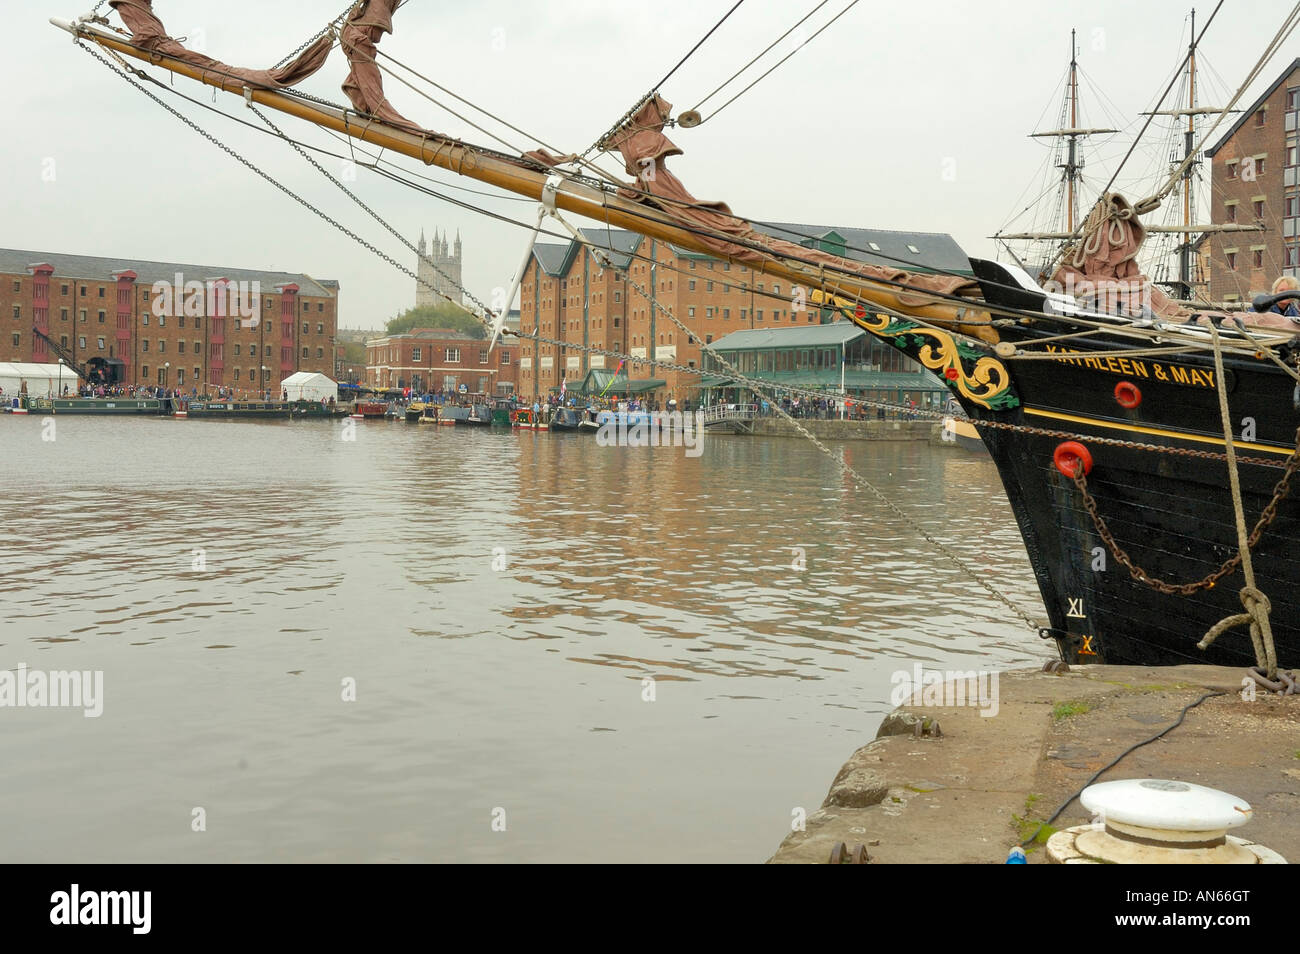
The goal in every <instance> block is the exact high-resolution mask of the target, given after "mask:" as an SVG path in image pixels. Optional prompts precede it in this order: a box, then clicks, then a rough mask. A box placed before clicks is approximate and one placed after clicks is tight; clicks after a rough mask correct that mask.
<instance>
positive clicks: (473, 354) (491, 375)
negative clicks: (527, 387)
mask: <svg viewBox="0 0 1300 954" xmlns="http://www.w3.org/2000/svg"><path fill="white" fill-rule="evenodd" d="M488 344H489V342H488V341H487V340H486V339H483V338H471V337H470V336H469V335H466V334H461V333H460V332H457V331H448V330H446V329H438V328H416V329H415V330H414V331H410V332H407V333H405V334H400V335H386V336H384V337H382V338H370V339H368V340H367V341H366V384H367V385H368V386H370V387H372V388H408V387H409V388H413V389H415V390H416V391H420V392H424V391H457V390H459V388H460V386H461V385H462V384H463V385H464V386H465V390H466V392H467V393H470V394H488V395H492V396H495V397H505V396H508V395H510V394H513V393H514V391H515V388H516V386H517V384H518V371H519V349H518V347H517V346H516V345H515V344H514V343H513V340H512V339H508V338H507V339H503V340H502V341H500V342H498V343H497V346H496V347H495V348H493V349H492V350H491V353H489V351H488Z"/></svg>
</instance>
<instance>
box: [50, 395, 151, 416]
mask: <svg viewBox="0 0 1300 954" xmlns="http://www.w3.org/2000/svg"><path fill="white" fill-rule="evenodd" d="M26 404H27V407H26V410H27V411H29V412H30V413H32V414H165V413H167V411H168V410H169V404H168V400H167V399H165V398H118V397H105V398H48V397H45V398H33V397H29V398H27V402H26Z"/></svg>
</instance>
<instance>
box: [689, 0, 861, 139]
mask: <svg viewBox="0 0 1300 954" xmlns="http://www.w3.org/2000/svg"><path fill="white" fill-rule="evenodd" d="M859 2H860V0H851V2H850V3H849V5H848V6H846V7H845V8H844V9H843V10H841V11H840V12H839V13H837V14H835V16H833V17H832V18H831V19H830V20H829V21H827V22H826V23H825V24H824V25H823V26H822V27H821V28H820V29H819V30H818V31H817V32H816V33H814V34H813V35H812V36H810V37H808V39H807V40H805V41H804V42H803V43H800V44H799V45H798V46H797V47H795V48H794V49H793V50H791V51H790V52H789V53H787V54H786V55H785V56H783V57H781V59H779V60H777V61H776V63H775V64H774V65H773V66H772V67H771V68H770V69H768V70H767V71H766V72H765V73H763V75H762V76H760V77H758V79H756V80H754V81H753V82H752V83H750V84H749V85H748V86H746V87H745V88H744V89H742V90H741V91H740V92H739V93H737V94H736V95H735V96H733V97H731V99H729V100H727V101H726V102H725V103H723V104H722V105H721V106H719V107H718V108H717V109H715V110H714V111H713V112H712V113H710V114H709V118H710V119H713V118H714V117H716V116H717V115H718V113H720V112H722V111H723V110H724V109H726V108H727V107H728V106H730V105H731V104H732V103H734V102H735V101H736V100H738V99H740V97H742V96H744V95H745V94H746V93H748V92H749V91H750V90H751V89H753V88H754V87H755V86H757V85H758V84H759V83H761V82H763V80H765V79H767V77H768V76H770V75H771V74H772V73H773V72H775V71H776V70H777V68H778V67H780V66H781V65H782V64H784V63H785V61H786V60H788V59H790V57H792V56H794V55H795V54H796V53H798V52H799V51H800V50H802V49H803V48H804V47H805V46H807V45H808V44H809V43H811V42H812V41H813V40H815V39H817V37H818V36H820V35H821V33H822V31H824V30H825V29H826V28H827V27H829V26H830V25H831V24H832V23H834V22H835V21H836V20H838V19H839V18H840V17H842V16H844V14H846V13H848V12H849V11H850V10H852V9H853V8H854V7H856V6H857V5H858V3H859ZM728 82H730V80H728ZM723 85H726V84H723Z"/></svg>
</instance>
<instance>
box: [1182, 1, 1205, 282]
mask: <svg viewBox="0 0 1300 954" xmlns="http://www.w3.org/2000/svg"><path fill="white" fill-rule="evenodd" d="M1195 139H1196V10H1195V8H1193V9H1192V37H1191V41H1190V43H1189V44H1188V48H1187V133H1186V138H1185V139H1184V142H1183V161H1184V162H1185V163H1186V165H1185V166H1184V168H1183V225H1184V226H1185V227H1186V228H1187V231H1186V232H1184V233H1183V244H1182V245H1180V246H1178V281H1179V282H1180V283H1181V284H1182V286H1183V294H1184V297H1186V298H1189V299H1190V298H1191V297H1192V232H1191V225H1192V174H1193V172H1194V171H1195V169H1196V167H1197V166H1198V165H1200V161H1199V160H1193V161H1190V162H1188V161H1187V160H1189V159H1191V156H1192V151H1193V150H1194V149H1195V148H1196V143H1195Z"/></svg>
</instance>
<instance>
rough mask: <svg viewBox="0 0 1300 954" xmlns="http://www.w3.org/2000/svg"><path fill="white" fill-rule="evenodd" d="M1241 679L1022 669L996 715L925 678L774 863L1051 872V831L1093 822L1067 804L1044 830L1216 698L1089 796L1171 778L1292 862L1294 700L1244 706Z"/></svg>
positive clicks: (1251, 701) (982, 700)
mask: <svg viewBox="0 0 1300 954" xmlns="http://www.w3.org/2000/svg"><path fill="white" fill-rule="evenodd" d="M1243 673H1244V670H1241V669H1231V668H1221V667H1214V666H1200V665H1187V666H1172V667H1140V666H1101V665H1098V666H1079V667H1074V668H1073V669H1070V670H1066V671H1060V672H1052V673H1049V672H1042V671H1032V670H1015V671H1009V672H1003V673H999V674H997V675H996V677H995V681H994V682H993V688H994V689H995V692H994V693H993V695H994V699H992V700H990V699H989V696H988V689H989V686H988V684H987V683H984V684H981V685H977V684H976V680H975V679H969V680H955V679H949V680H946V681H944V682H943V683H942V684H941V686H939V685H931V684H929V680H928V679H927V680H926V682H925V683H924V684H922V685H921V686H920V687H918V688H917V689H915V691H913V692H912V693H911V695H910V699H909V701H908V702H907V703H906V704H904V705H902V706H900V707H898V708H897V709H895V710H894V711H893V712H891V713H890V714H889V715H888V716H886V717H885V719H884V720H883V722H882V723H881V726H880V729H879V732H878V735H877V737H876V738H875V739H874V740H873V741H871V742H869V743H868V744H866V745H864V746H863V747H861V748H860V749H858V750H857V751H856V752H854V753H853V754H852V756H851V757H850V758H849V760H848V761H847V762H846V763H845V764H844V766H843V767H842V768H841V769H840V771H839V773H838V774H837V775H836V776H835V778H834V780H833V782H832V784H831V787H830V791H829V792H828V794H827V796H826V800H825V801H824V802H823V803H822V806H821V808H819V809H818V810H817V811H815V812H813V813H811V814H810V815H809V816H808V818H807V821H806V825H805V828H804V830H796V831H792V832H791V833H790V834H788V835H787V836H786V838H785V840H784V841H782V842H781V844H780V846H779V848H778V849H777V851H776V853H775V854H774V855H773V856H772V857H771V858H770V859H769V863H774V864H826V863H827V862H828V861H829V860H830V858H831V854H832V851H833V850H834V849H835V848H836V846H837V845H839V844H841V843H843V844H844V845H845V847H846V848H847V852H846V854H851V853H852V852H853V850H854V849H855V848H856V847H857V846H859V845H862V846H864V847H865V849H866V852H867V854H868V855H869V857H870V863H873V864H875V863H881V864H917V863H938V864H952V863H966V864H1001V863H1003V862H1004V861H1005V860H1006V859H1007V855H1008V852H1009V850H1010V849H1011V848H1012V847H1013V846H1014V845H1016V844H1018V843H1020V842H1022V841H1024V840H1026V839H1031V838H1033V839H1034V840H1033V841H1032V842H1031V843H1029V844H1028V845H1026V849H1025V850H1026V853H1027V857H1028V861H1029V863H1031V864H1037V863H1044V862H1046V861H1047V860H1048V859H1047V857H1046V853H1045V851H1044V850H1043V846H1044V844H1045V843H1046V842H1047V840H1048V838H1049V836H1050V835H1051V834H1052V833H1053V832H1055V831H1057V830H1060V829H1064V828H1067V827H1071V826H1076V825H1085V824H1088V823H1089V822H1092V821H1094V819H1093V816H1092V814H1091V813H1090V812H1089V811H1087V810H1086V809H1085V808H1084V807H1083V805H1082V804H1081V803H1080V801H1079V800H1078V799H1077V798H1073V800H1072V801H1071V802H1070V804H1069V805H1068V807H1067V808H1066V809H1065V810H1064V811H1063V812H1062V813H1061V816H1060V817H1059V818H1058V819H1057V820H1056V821H1055V822H1053V823H1052V824H1051V825H1050V826H1048V825H1045V824H1044V823H1045V822H1046V821H1047V819H1048V818H1049V817H1050V816H1051V815H1052V814H1053V813H1054V812H1055V811H1056V810H1057V809H1058V808H1059V807H1060V806H1061V805H1062V803H1064V802H1065V801H1066V800H1067V799H1071V798H1072V796H1075V795H1076V794H1077V793H1078V792H1079V790H1080V789H1081V788H1082V787H1083V786H1084V785H1085V783H1087V782H1088V781H1089V779H1091V778H1092V776H1093V775H1094V774H1095V773H1097V772H1098V771H1099V770H1100V769H1102V768H1103V767H1105V766H1106V765H1107V764H1108V763H1110V762H1111V761H1112V760H1114V759H1115V758H1116V757H1118V756H1120V755H1121V754H1122V753H1124V752H1125V750H1127V749H1129V748H1130V747H1131V746H1133V745H1135V744H1137V743H1140V742H1142V741H1143V740H1146V739H1149V738H1150V737H1151V736H1153V735H1156V734H1157V733H1159V732H1160V731H1161V730H1162V729H1165V728H1166V727H1168V726H1170V725H1171V724H1173V723H1174V722H1176V721H1177V720H1178V717H1179V714H1180V713H1181V712H1182V711H1183V709H1184V707H1186V706H1188V705H1189V704H1191V703H1195V702H1196V701H1197V700H1198V699H1200V698H1202V697H1203V696H1206V695H1207V694H1209V693H1215V692H1217V693H1221V694H1220V695H1216V696H1213V697H1211V698H1208V699H1205V701H1204V702H1202V703H1201V704H1200V705H1198V706H1195V707H1193V708H1191V709H1190V710H1188V711H1187V713H1186V716H1185V718H1184V720H1183V722H1182V724H1181V725H1179V726H1178V727H1177V728H1174V729H1173V730H1172V731H1170V732H1168V733H1167V734H1165V735H1164V736H1163V737H1162V738H1160V739H1158V740H1157V741H1155V742H1153V743H1151V744H1148V745H1143V746H1141V747H1140V748H1137V749H1134V750H1133V751H1131V752H1129V753H1128V754H1127V755H1126V756H1124V757H1123V758H1122V759H1121V760H1120V761H1119V763H1118V764H1117V765H1115V766H1114V767H1113V768H1110V769H1109V770H1107V771H1105V772H1103V773H1102V774H1101V775H1100V776H1099V777H1098V778H1097V779H1096V781H1098V782H1104V781H1108V780H1113V779H1123V778H1132V779H1148V778H1151V779H1170V780H1178V781H1182V782H1188V783H1193V784H1195V785H1202V786H1206V787H1209V788H1213V789H1219V790H1222V791H1225V792H1230V793H1232V794H1233V795H1235V796H1237V797H1238V798H1240V799H1243V800H1245V801H1246V802H1249V804H1250V806H1251V807H1252V808H1253V810H1254V814H1253V817H1252V818H1251V820H1250V822H1249V824H1248V825H1246V826H1245V827H1244V828H1242V829H1238V830H1236V831H1234V833H1233V834H1235V835H1240V836H1242V837H1243V838H1245V839H1247V840H1249V841H1252V842H1257V843H1259V844H1261V845H1265V846H1267V847H1268V848H1270V849H1272V851H1273V852H1276V853H1277V854H1279V855H1281V856H1282V857H1283V858H1286V859H1288V860H1291V861H1295V860H1296V859H1300V825H1297V824H1296V821H1295V818H1296V814H1297V813H1298V812H1300V697H1298V696H1286V697H1283V696H1278V695H1274V694H1270V693H1266V692H1264V691H1263V690H1259V691H1257V692H1252V691H1251V689H1250V688H1249V687H1243ZM936 682H938V680H936ZM958 682H966V685H964V686H959V685H957V683H958ZM913 685H917V682H913ZM936 702H937V703H939V704H935V703H936ZM944 703H948V704H944ZM1035 836H1036V837H1035Z"/></svg>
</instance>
